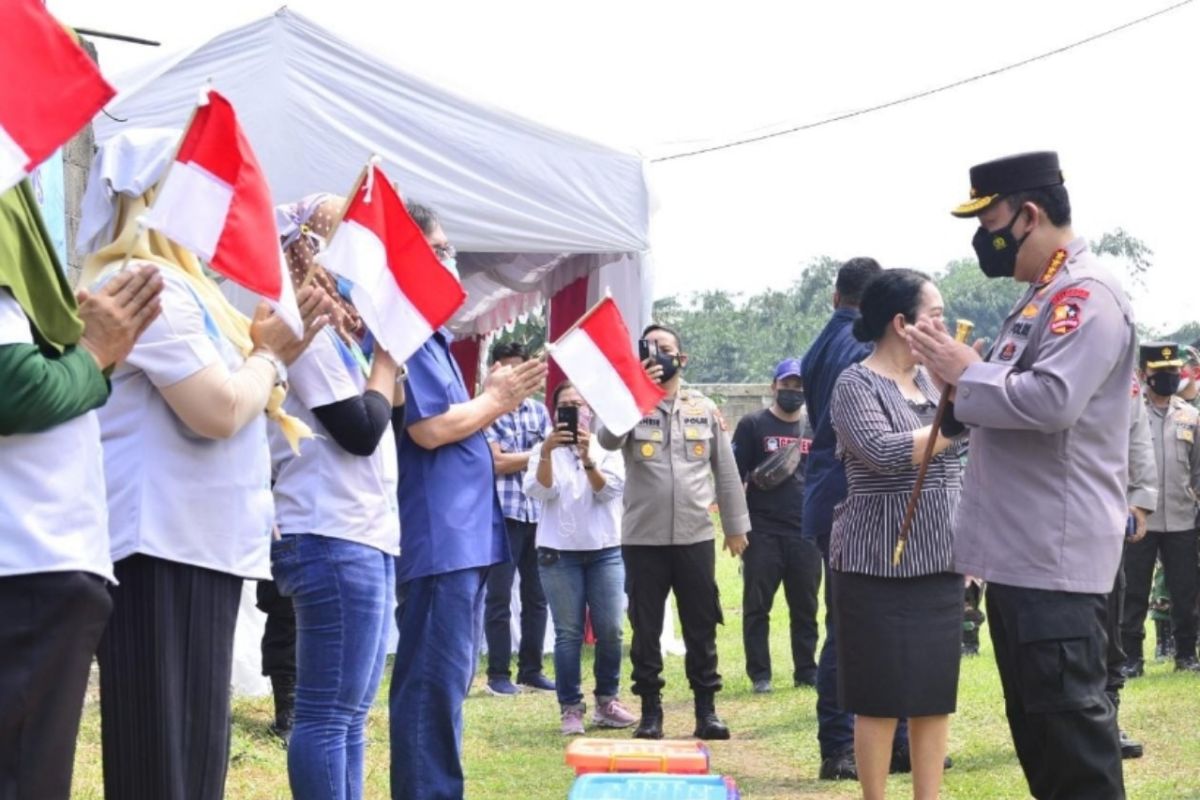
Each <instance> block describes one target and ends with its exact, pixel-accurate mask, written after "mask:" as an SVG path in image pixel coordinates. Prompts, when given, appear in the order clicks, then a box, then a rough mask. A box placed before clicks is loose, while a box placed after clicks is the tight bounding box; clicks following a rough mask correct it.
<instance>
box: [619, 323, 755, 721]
mask: <svg viewBox="0 0 1200 800" xmlns="http://www.w3.org/2000/svg"><path fill="white" fill-rule="evenodd" d="M642 338H643V339H645V340H647V343H648V344H652V345H656V346H657V353H656V354H654V353H653V351H650V353H648V355H650V354H653V355H655V357H654V358H647V359H646V361H644V362H643V364H644V366H645V367H646V372H647V374H648V375H649V376H650V378H651V379H652V380H654V381H656V382H657V383H659V384H661V385H662V387H663V389H664V390H665V392H666V396H665V397H664V398H663V400H662V401H661V402H660V403H659V404H658V406H656V407H655V408H653V409H651V410H650V413H649V414H647V415H646V416H645V417H643V418H642V419H641V421H639V422H638V423H637V425H635V426H634V428H633V430H631V431H629V432H628V433H624V434H622V435H620V436H618V435H616V434H614V433H613V432H611V431H609V430H607V429H605V428H604V427H603V426H601V427H600V428H599V429H598V430H597V431H596V438H597V439H598V440H599V442H600V445H601V446H602V447H604V448H605V449H606V450H615V451H619V452H620V453H621V455H622V456H624V458H625V469H626V471H627V473H628V475H629V478H630V480H629V482H628V483H627V485H626V489H625V492H624V508H625V515H624V517H623V519H622V523H621V527H622V531H621V544H622V554H623V556H624V558H625V570H626V573H627V578H628V579H627V582H626V587H627V590H628V592H629V621H630V624H631V626H632V628H633V641H632V642H631V643H630V649H629V658H630V660H631V661H632V662H633V693H634V694H636V695H638V696H639V697H640V698H641V700H642V718H641V722H640V723H639V724H638V727H637V730H636V731H634V734H633V735H634V736H635V737H637V738H640V739H661V738H663V709H662V690H663V687H664V686H665V685H666V684H665V682H664V681H663V678H662V669H663V661H662V647H661V645H660V643H659V640H660V638H661V636H662V629H663V622H664V619H665V614H664V609H665V607H666V602H667V593H668V592H672V591H673V592H675V599H676V600H677V601H678V602H679V618H680V622H681V623H682V625H683V639H684V642H685V644H686V645H687V659H686V661H687V678H688V683H689V684H690V685H691V689H692V694H693V695H694V697H695V713H696V728H695V733H694V735H695V736H696V738H698V739H728V738H729V728H728V727H727V726H726V725H725V723H724V722H723V721H722V720H721V718H720V717H719V716H717V711H716V707H715V698H716V693H717V692H718V691H720V689H721V674H720V673H719V672H718V671H717V625H718V624H720V623H722V622H723V618H722V614H721V600H720V596H719V594H718V590H717V582H716V548H714V547H713V540H714V538H715V536H716V533H715V530H714V526H713V521H712V517H711V515H710V512H709V509H710V508H711V507H712V505H713V503H714V501H715V502H716V503H717V504H718V506H719V507H720V512H721V527H722V530H723V532H724V535H725V541H724V546H725V549H727V550H729V553H730V555H732V556H735V557H736V556H740V555H742V553H743V552H745V550H746V547H747V546H748V545H749V538H748V535H749V532H750V514H749V512H748V511H747V510H746V493H745V491H744V490H743V489H742V479H741V477H740V476H739V475H738V471H737V462H736V461H735V460H734V456H733V448H732V446H731V445H730V438H729V433H728V431H727V430H726V425H725V421H724V420H723V419H722V418H721V414H720V411H719V410H718V409H717V405H716V403H714V402H713V401H712V400H710V399H708V398H707V397H705V396H704V395H702V394H701V393H699V392H697V391H695V390H694V389H690V388H687V387H685V386H683V369H684V367H685V366H686V365H687V360H688V357H687V354H686V353H685V352H684V351H683V345H682V342H681V341H680V337H679V334H678V332H676V331H674V330H672V329H670V328H667V327H664V326H662V325H651V326H650V327H648V328H646V330H645V331H644V332H643V333H642Z"/></svg>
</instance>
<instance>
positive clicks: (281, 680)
mask: <svg viewBox="0 0 1200 800" xmlns="http://www.w3.org/2000/svg"><path fill="white" fill-rule="evenodd" d="M271 691H272V693H273V694H274V695H275V721H274V722H273V723H271V725H270V726H269V727H270V730H271V733H273V734H275V735H276V736H278V737H279V738H280V739H282V740H283V743H284V745H286V744H287V743H288V739H290V738H291V737H292V722H293V721H295V719H296V676H295V675H272V676H271Z"/></svg>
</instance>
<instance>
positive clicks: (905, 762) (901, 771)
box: [888, 745, 954, 775]
mask: <svg viewBox="0 0 1200 800" xmlns="http://www.w3.org/2000/svg"><path fill="white" fill-rule="evenodd" d="M953 766H954V759H953V758H951V757H950V756H946V758H945V759H944V760H943V761H942V769H950V768H951V767H953ZM888 771H889V772H890V773H891V774H893V775H907V774H908V773H910V772H912V754H911V753H909V751H908V747H907V746H903V745H902V746H900V747H897V748H896V749H894V750H893V751H892V764H891V766H890V767H889V768H888Z"/></svg>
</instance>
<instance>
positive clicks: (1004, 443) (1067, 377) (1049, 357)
mask: <svg viewBox="0 0 1200 800" xmlns="http://www.w3.org/2000/svg"><path fill="white" fill-rule="evenodd" d="M1136 349H1137V345H1136V333H1135V330H1134V324H1133V313H1132V311H1131V310H1130V307H1129V302H1128V300H1127V299H1126V297H1125V294H1124V293H1123V292H1122V291H1121V289H1120V285H1119V284H1118V283H1117V281H1116V280H1115V279H1114V278H1113V277H1112V276H1111V275H1110V274H1109V273H1108V272H1107V271H1106V270H1105V269H1104V268H1103V267H1101V266H1100V265H1099V264H1098V263H1097V261H1096V259H1095V257H1094V256H1092V255H1091V254H1090V253H1089V252H1088V250H1087V243H1086V242H1085V241H1084V240H1083V239H1076V240H1074V241H1073V242H1071V243H1070V244H1069V245H1068V246H1067V247H1066V249H1065V250H1064V251H1059V253H1058V254H1056V257H1055V259H1054V260H1053V261H1051V263H1050V264H1049V265H1048V266H1047V268H1046V270H1045V273H1044V274H1043V275H1042V277H1041V278H1040V279H1039V280H1038V281H1037V282H1036V283H1034V284H1033V285H1031V286H1030V287H1029V289H1028V290H1027V291H1026V292H1025V294H1024V296H1023V297H1022V299H1021V300H1020V301H1019V302H1018V303H1017V305H1016V306H1015V307H1014V308H1013V311H1012V312H1011V313H1010V314H1009V316H1008V318H1007V319H1006V320H1005V322H1004V324H1003V326H1002V328H1001V331H1000V335H999V336H998V337H997V339H996V344H995V345H994V346H993V348H992V350H991V352H990V353H989V354H988V357H987V359H986V360H985V361H983V362H981V363H976V364H972V365H971V366H970V367H968V368H967V370H966V371H965V372H964V373H963V374H962V376H961V378H960V379H959V383H958V391H957V396H956V400H955V415H956V417H957V418H958V420H959V421H961V422H963V423H965V424H966V425H968V426H969V427H970V428H971V456H970V458H969V459H968V460H967V470H966V478H965V482H964V487H963V495H962V500H961V503H960V505H959V509H958V514H957V516H956V519H955V537H956V539H955V553H956V559H955V570H956V571H957V572H962V573H965V574H969V575H976V576H978V577H981V578H983V579H985V580H988V581H992V582H995V583H1001V584H1007V585H1010V586H1019V587H1028V588H1034V589H1047V590H1059V591H1069V592H1088V593H1099V594H1104V593H1107V592H1109V591H1111V590H1112V585H1113V576H1114V575H1115V574H1116V570H1117V564H1118V562H1119V561H1120V557H1121V546H1122V538H1123V532H1124V528H1125V517H1126V515H1127V513H1128V506H1127V501H1126V489H1127V482H1128V477H1127V471H1128V456H1129V452H1128V450H1129V426H1128V424H1125V423H1124V422H1123V421H1125V420H1128V419H1129V392H1130V389H1129V379H1130V375H1131V374H1132V371H1133V366H1134V361H1135V356H1136ZM1114 420H1120V421H1122V422H1120V423H1118V424H1113V423H1114Z"/></svg>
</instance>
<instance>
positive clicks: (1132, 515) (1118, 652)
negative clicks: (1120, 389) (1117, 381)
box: [1104, 375, 1158, 759]
mask: <svg viewBox="0 0 1200 800" xmlns="http://www.w3.org/2000/svg"><path fill="white" fill-rule="evenodd" d="M1129 401H1130V402H1129V487H1128V490H1127V497H1128V500H1129V518H1128V520H1127V522H1126V525H1125V543H1126V547H1128V546H1129V543H1131V542H1138V541H1141V540H1142V539H1143V538H1145V536H1146V518H1147V517H1148V516H1149V515H1151V514H1153V513H1154V509H1155V507H1157V505H1158V467H1157V466H1156V465H1155V463H1154V443H1153V442H1151V441H1150V417H1149V415H1148V414H1147V413H1146V405H1145V404H1144V403H1143V402H1142V393H1141V389H1140V383H1139V382H1138V379H1137V376H1136V375H1134V376H1133V378H1132V380H1131V383H1130V392H1129ZM1124 617H1125V559H1124V558H1122V559H1121V564H1120V565H1119V566H1118V567H1117V578H1116V580H1115V581H1114V582H1113V590H1112V592H1111V593H1110V594H1109V595H1108V614H1107V618H1106V620H1105V623H1106V625H1107V627H1106V628H1105V633H1106V634H1107V636H1108V685H1107V686H1105V689H1104V691H1105V693H1106V694H1107V695H1108V699H1109V700H1111V701H1112V704H1113V708H1115V709H1117V718H1118V722H1119V721H1120V711H1121V689H1123V688H1125V650H1124V648H1123V647H1122V646H1121V620H1122V619H1124ZM1118 729H1119V732H1120V737H1121V758H1123V759H1125V758H1141V757H1142V755H1144V753H1145V748H1144V747H1143V746H1142V743H1141V742H1139V741H1137V740H1136V739H1133V738H1132V737H1130V736H1129V734H1127V733H1126V732H1125V729H1124V728H1120V727H1119V726H1118Z"/></svg>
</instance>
